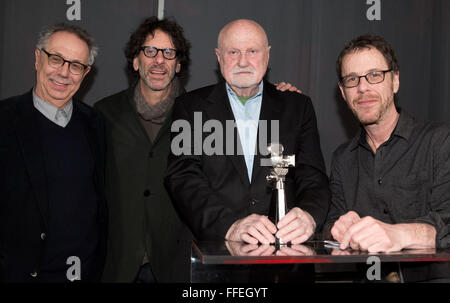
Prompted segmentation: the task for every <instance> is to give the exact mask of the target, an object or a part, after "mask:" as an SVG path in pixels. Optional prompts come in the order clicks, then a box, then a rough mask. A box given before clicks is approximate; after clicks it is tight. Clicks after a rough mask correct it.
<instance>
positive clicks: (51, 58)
mask: <svg viewBox="0 0 450 303" xmlns="http://www.w3.org/2000/svg"><path fill="white" fill-rule="evenodd" d="M40 50H41V51H43V52H44V53H45V54H46V55H47V56H48V65H50V66H51V67H53V68H60V67H62V66H63V65H64V64H65V63H66V62H67V63H69V71H70V72H71V73H72V74H74V75H81V74H82V73H83V72H84V71H85V70H86V69H87V68H88V67H89V65H85V64H83V63H80V62H72V61H68V60H66V59H64V58H63V57H61V56H59V55H56V54H50V53H49V52H47V51H46V50H45V49H43V48H41V49H40Z"/></svg>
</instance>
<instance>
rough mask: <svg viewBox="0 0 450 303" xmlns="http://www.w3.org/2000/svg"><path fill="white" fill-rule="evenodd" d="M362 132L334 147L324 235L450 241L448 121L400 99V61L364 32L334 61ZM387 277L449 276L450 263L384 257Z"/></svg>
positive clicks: (365, 242)
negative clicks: (412, 112)
mask: <svg viewBox="0 0 450 303" xmlns="http://www.w3.org/2000/svg"><path fill="white" fill-rule="evenodd" d="M336 69H337V75H338V78H339V83H338V85H339V88H340V90H341V93H342V97H343V98H344V100H345V101H346V102H347V105H348V106H349V108H350V109H351V110H352V112H353V113H354V115H355V116H356V117H357V119H358V120H359V122H360V124H361V130H360V132H359V133H358V134H357V135H356V136H355V137H354V138H353V139H351V140H350V141H348V142H346V143H344V144H342V145H341V146H340V147H338V149H337V150H336V151H335V152H334V154H333V159H332V163H331V176H330V188H331V192H332V203H331V207H330V212H329V214H328V218H327V223H326V225H325V226H326V227H325V229H324V230H325V236H326V237H333V238H334V239H335V240H337V241H338V242H340V248H341V249H346V248H348V247H350V248H352V249H359V250H364V251H369V252H372V253H379V252H396V251H401V250H403V249H416V248H420V249H421V248H430V249H434V248H445V249H447V248H449V247H450V244H449V243H450V229H449V220H448V218H449V217H450V157H449V155H450V126H449V125H448V124H440V123H432V122H424V121H419V120H418V119H414V118H412V117H411V116H409V115H408V113H407V112H406V111H405V110H402V109H400V108H398V107H396V105H395V101H394V95H395V94H396V93H397V92H398V90H399V86H400V80H399V77H400V68H399V64H398V62H397V59H396V56H395V53H394V50H393V49H392V47H391V46H390V45H389V44H388V43H387V42H386V41H385V40H384V39H383V38H382V37H379V36H372V35H364V36H360V37H358V38H356V39H354V40H352V41H351V42H350V43H348V44H347V46H346V47H345V48H344V49H343V50H342V51H341V53H340V55H339V57H338V60H337V62H336ZM382 267H383V271H384V273H385V274H386V277H390V278H389V279H387V281H428V280H433V281H437V280H436V279H443V280H445V279H447V282H448V281H450V280H448V279H449V278H450V265H449V263H448V262H447V263H429V264H426V263H425V264H419V265H414V264H412V265H409V264H402V265H397V264H390V265H388V264H384V265H383V266H382Z"/></svg>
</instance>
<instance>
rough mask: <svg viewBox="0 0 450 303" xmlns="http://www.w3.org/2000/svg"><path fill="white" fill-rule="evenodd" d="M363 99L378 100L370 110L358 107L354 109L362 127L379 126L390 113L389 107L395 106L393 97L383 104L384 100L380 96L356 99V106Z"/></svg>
mask: <svg viewBox="0 0 450 303" xmlns="http://www.w3.org/2000/svg"><path fill="white" fill-rule="evenodd" d="M362 99H376V100H377V104H374V105H373V106H371V107H370V108H367V109H366V108H362V109H361V108H359V109H358V106H357V105H356V106H354V107H352V112H353V114H354V115H355V116H356V117H357V118H358V120H359V122H360V123H361V124H362V125H364V126H365V125H373V124H378V123H379V122H380V121H382V120H383V117H384V115H385V114H386V112H387V111H388V109H389V107H390V106H391V105H392V104H393V102H394V99H393V96H392V97H391V98H389V99H387V100H386V102H383V100H382V98H381V97H380V96H378V95H362V96H360V97H358V98H356V99H355V101H354V102H353V103H354V104H355V103H357V102H358V101H359V100H362Z"/></svg>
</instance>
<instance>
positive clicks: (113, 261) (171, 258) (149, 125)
mask: <svg viewBox="0 0 450 303" xmlns="http://www.w3.org/2000/svg"><path fill="white" fill-rule="evenodd" d="M189 49H190V44H189V42H188V40H187V39H186V38H185V37H184V34H183V29H182V28H181V26H179V25H178V24H177V23H176V22H174V21H172V20H168V19H162V20H158V18H156V17H151V18H147V19H145V20H144V21H143V22H142V23H141V24H140V25H139V27H138V28H137V29H136V31H135V32H134V33H132V35H131V37H130V39H129V41H128V43H127V45H126V47H125V56H126V58H127V60H128V67H129V69H130V71H131V72H132V74H133V75H135V76H136V79H135V80H134V81H133V82H132V84H131V86H130V87H129V88H128V89H126V90H124V91H122V92H119V93H117V94H115V95H112V96H109V97H106V98H104V99H103V100H101V101H99V102H98V103H97V104H95V107H96V108H97V109H99V110H100V111H101V112H102V113H103V115H104V116H105V118H106V131H107V163H106V165H107V168H106V195H107V199H108V203H109V210H110V226H109V243H108V255H107V261H106V267H105V271H104V274H103V280H104V281H106V282H133V281H134V282H186V281H188V280H189V265H190V263H189V260H190V243H191V241H190V240H191V238H190V233H189V231H188V230H187V228H185V227H184V225H183V224H182V222H181V221H180V220H179V218H178V215H177V213H176V211H175V209H174V207H173V205H172V202H171V200H170V198H169V196H168V194H167V192H166V190H165V189H164V187H163V180H162V176H163V174H164V171H165V169H166V163H167V155H168V153H169V146H170V141H169V140H170V124H171V119H170V113H171V110H172V105H173V103H174V101H175V98H176V97H177V96H179V95H181V94H182V93H183V92H185V90H184V88H183V85H182V84H181V81H180V77H179V75H180V74H181V72H182V71H186V70H187V66H188V64H189Z"/></svg>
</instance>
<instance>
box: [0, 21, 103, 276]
mask: <svg viewBox="0 0 450 303" xmlns="http://www.w3.org/2000/svg"><path fill="white" fill-rule="evenodd" d="M96 54H97V48H96V46H95V45H94V41H93V38H92V36H91V35H90V34H89V33H87V32H86V31H85V30H83V29H81V28H79V27H77V26H73V25H67V24H55V25H51V26H48V27H46V28H44V29H43V30H42V31H41V32H40V34H39V38H38V42H37V45H36V49H35V68H36V84H35V86H34V88H33V89H31V90H30V91H29V92H27V93H26V94H24V95H21V96H15V97H12V98H9V99H7V100H4V101H1V102H0V138H1V142H0V180H1V182H0V196H1V199H0V243H1V245H0V256H1V258H0V259H1V260H0V282H58V283H59V282H69V281H73V280H81V281H99V280H100V277H101V273H102V271H103V264H104V260H105V253H106V224H107V223H106V222H107V221H106V220H107V213H106V201H105V199H104V188H103V184H104V178H103V176H104V157H105V155H104V150H105V146H104V123H103V119H102V117H101V115H100V113H98V112H97V111H95V110H93V109H92V108H91V107H90V106H88V105H86V104H84V103H82V102H79V101H76V100H73V96H74V94H75V93H76V92H77V91H78V89H79V87H80V85H81V83H82V81H83V79H84V78H85V76H86V75H87V74H88V73H89V71H90V70H91V66H92V64H93V63H94V59H95V56H96ZM72 265H74V267H72Z"/></svg>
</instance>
